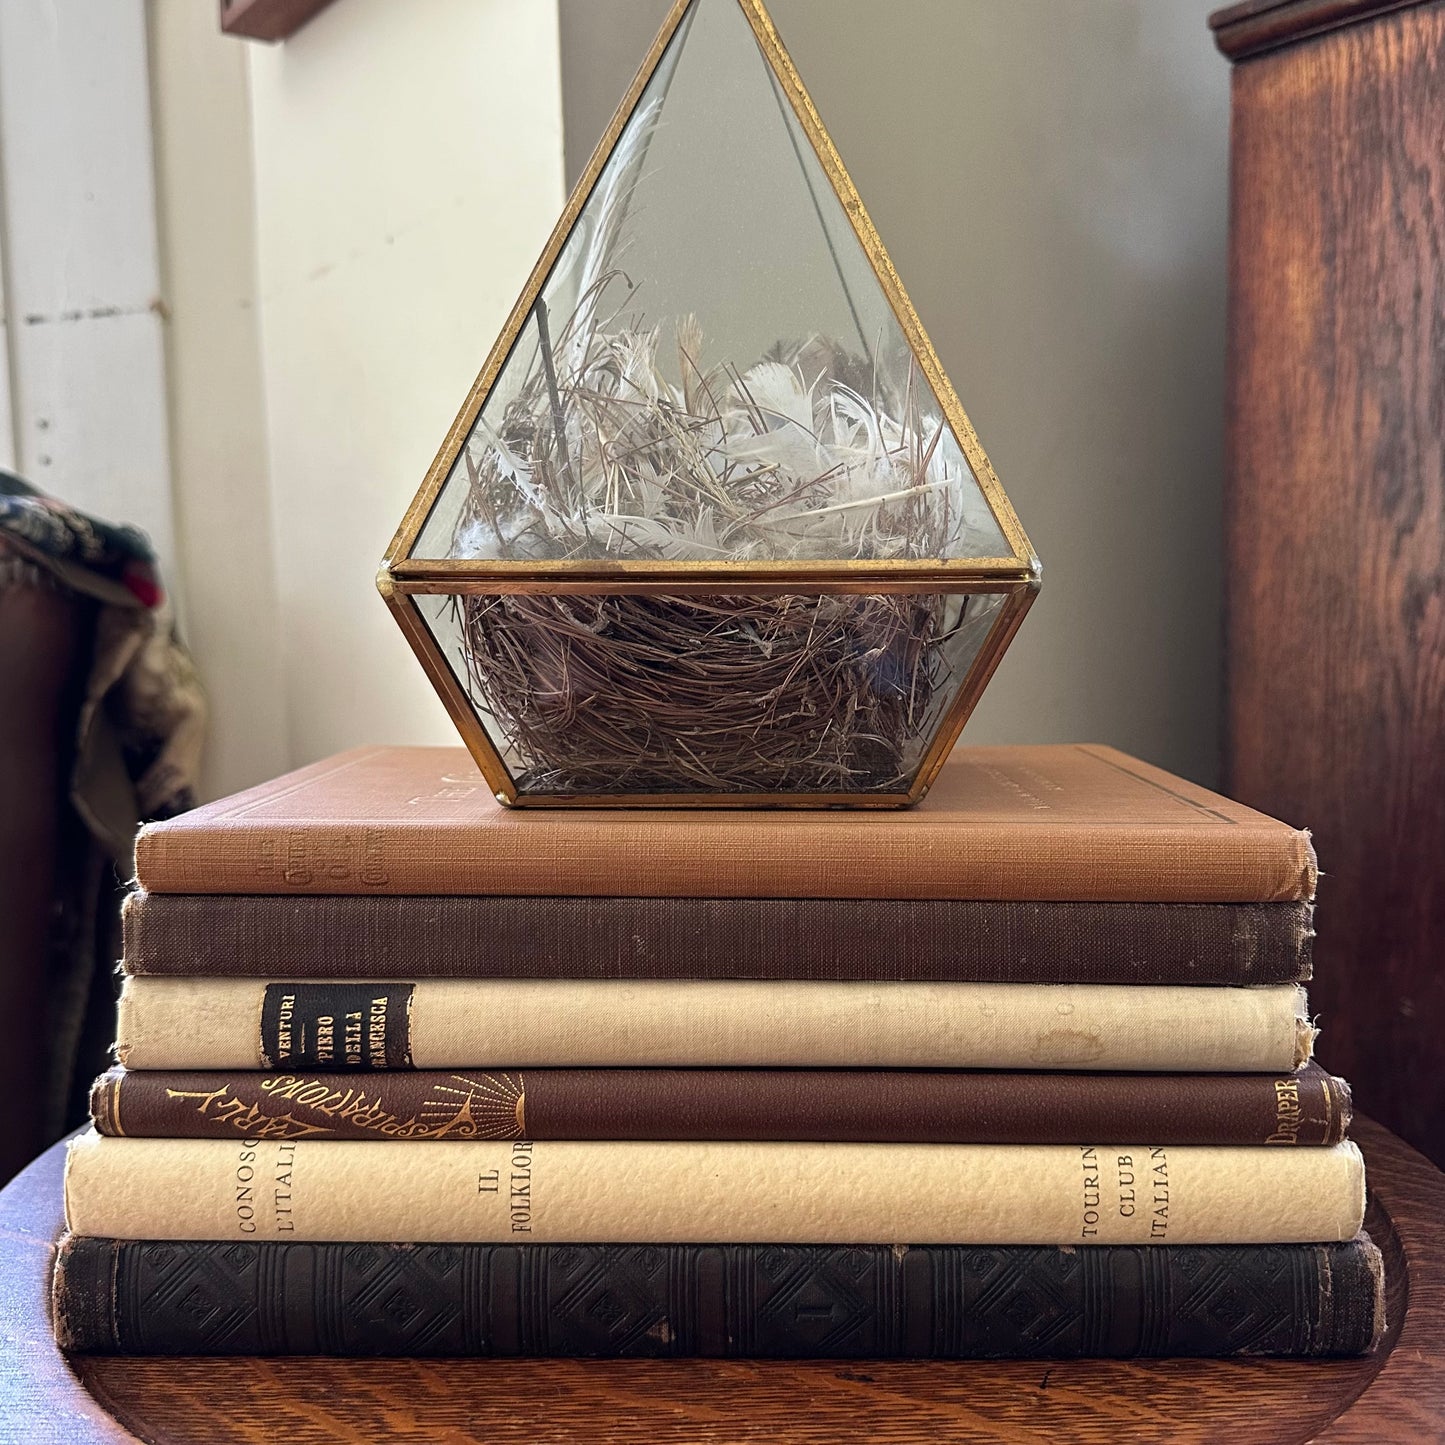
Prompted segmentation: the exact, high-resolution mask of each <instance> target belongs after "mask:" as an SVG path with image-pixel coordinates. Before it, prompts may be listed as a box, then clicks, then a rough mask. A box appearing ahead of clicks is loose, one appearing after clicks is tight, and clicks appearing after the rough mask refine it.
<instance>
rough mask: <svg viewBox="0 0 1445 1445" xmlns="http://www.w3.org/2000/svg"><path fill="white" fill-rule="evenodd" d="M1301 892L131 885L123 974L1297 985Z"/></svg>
mask: <svg viewBox="0 0 1445 1445" xmlns="http://www.w3.org/2000/svg"><path fill="white" fill-rule="evenodd" d="M1313 912H1314V909H1313V905H1311V904H1309V903H1303V902H1300V903H1239V904H1226V903H1194V904H1191V903H1077V902H1075V903H1038V902H1017V901H1014V902H1008V901H995V900H989V901H978V900H975V899H866V900H865V899H852V898H838V899H820V898H684V899H680V898H528V897H521V898H517V897H506V898H496V897H483V896H471V897H443V898H417V897H383V898H376V897H364V896H363V897H350V898H337V897H300V898H286V897H276V896H265V895H251V896H241V895H236V896H233V897H230V898H227V899H226V900H224V902H218V901H217V900H216V899H215V898H208V897H193V896H190V895H185V894H153V893H145V892H135V893H132V894H130V895H129V896H128V897H127V899H126V902H125V914H124V917H125V958H124V967H125V970H126V972H127V973H135V974H168V973H169V974H225V975H228V976H235V975H237V974H249V975H253V976H257V977H261V978H265V977H268V976H270V977H276V976H281V975H285V974H289V973H304V974H305V975H306V976H307V977H311V978H366V977H367V976H368V975H378V976H379V971H381V970H384V969H386V967H387V964H388V962H390V963H391V967H392V968H394V967H395V962H394V961H395V960H398V959H405V960H406V970H407V973H408V974H409V975H410V976H412V977H416V978H432V977H436V978H448V977H451V978H489V977H508V978H537V977H552V978H598V979H601V978H811V979H836V980H844V979H880V980H883V979H886V980H889V981H894V982H929V981H950V980H951V981H958V982H975V983H1156V984H1165V983H1174V984H1268V983H1300V982H1303V981H1305V980H1306V979H1308V978H1309V976H1310V948H1311V941H1312V939H1313V937H1314V930H1313V926H1312V921H1313Z"/></svg>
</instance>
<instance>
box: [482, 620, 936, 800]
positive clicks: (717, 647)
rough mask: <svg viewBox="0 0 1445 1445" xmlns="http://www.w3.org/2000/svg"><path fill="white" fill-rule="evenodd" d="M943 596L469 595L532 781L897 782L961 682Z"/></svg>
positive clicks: (545, 784)
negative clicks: (944, 699)
mask: <svg viewBox="0 0 1445 1445" xmlns="http://www.w3.org/2000/svg"><path fill="white" fill-rule="evenodd" d="M947 603H948V599H946V598H944V597H940V596H936V595H928V596H908V595H897V596H855V595H849V596H836V597H834V596H822V597H808V596H796V595H790V596H782V597H743V596H734V595H728V596H715V597H669V596H637V595H608V596H601V597H578V596H556V595H550V596H549V595H541V596H539V595H521V596H513V595H508V596H501V597H476V596H469V597H461V598H458V599H457V600H456V605H457V607H458V610H459V613H460V621H461V625H462V628H463V633H464V655H465V656H466V658H467V664H468V668H469V672H470V677H469V681H470V683H471V686H472V689H473V691H474V694H475V696H476V697H477V699H478V701H480V702H481V703H482V704H483V705H484V706H485V707H486V709H487V710H488V711H489V712H490V713H491V714H492V716H493V717H494V718H495V719H496V721H497V724H498V726H499V727H500V729H501V731H502V733H503V735H504V737H505V740H506V742H507V743H508V744H509V745H510V749H511V751H512V753H513V755H514V757H515V758H516V759H517V760H518V761H519V763H520V767H521V771H522V776H521V777H520V778H519V783H520V786H521V787H522V790H523V791H531V792H548V793H564V794H598V795H609V794H627V793H670V792H679V793H680V792H694V791H697V792H716V793H733V792H759V793H817V792H827V793H853V792H865V791H867V792H880V791H881V792H887V791H895V790H897V791H902V790H904V789H906V788H907V786H908V784H909V782H910V781H911V775H912V772H913V770H914V768H915V767H916V766H917V763H918V761H919V757H920V755H921V750H922V746H923V745H924V743H926V741H927V738H928V736H929V735H930V733H931V731H932V727H933V723H934V721H935V715H936V712H937V704H938V702H939V701H940V700H941V694H942V693H943V692H944V690H945V688H946V687H947V684H948V682H949V680H950V679H949V676H948V674H949V670H950V669H949V663H948V657H947V649H946V648H945V647H944V646H943V645H942V644H943V643H944V641H945V640H946V637H947V636H948V635H951V633H952V631H953V630H954V629H955V628H957V627H960V626H961V625H962V624H961V623H959V622H957V621H955V622H954V623H953V624H952V626H950V624H949V623H948V622H947V621H946V619H945V611H946V608H947Z"/></svg>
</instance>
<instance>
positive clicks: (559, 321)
mask: <svg viewBox="0 0 1445 1445" xmlns="http://www.w3.org/2000/svg"><path fill="white" fill-rule="evenodd" d="M1039 576H1040V573H1039V564H1038V561H1037V559H1036V558H1035V556H1034V554H1033V551H1032V549H1031V548H1030V546H1029V543H1028V539H1027V538H1026V537H1025V536H1024V533H1023V529H1022V528H1021V526H1020V525H1019V522H1018V519H1017V518H1016V517H1015V515H1014V513H1013V510H1012V508H1011V507H1010V505H1009V503H1008V499H1007V498H1006V497H1005V495H1004V493H1003V489H1002V488H1001V487H1000V485H999V483H998V479H997V478H996V477H995V475H994V473H993V470H992V468H991V467H990V466H989V463H988V458H987V457H986V456H985V455H984V453H983V450H982V448H981V447H980V446H979V443H978V439H977V437H976V436H975V435H974V432H973V429H972V427H971V426H970V425H969V422H968V418H967V417H966V416H965V415H964V412H963V409H962V407H961V406H960V404H959V402H958V398H957V397H956V396H955V395H954V393H953V390H952V388H951V387H950V385H949V383H948V379H947V377H946V376H945V375H944V373H943V370H942V368H941V366H940V365H939V362H938V358H937V356H936V355H935V353H934V351H933V348H932V346H931V345H930V343H929V341H928V338H927V335H926V334H925V332H924V330H923V327H922V325H921V323H920V322H919V320H918V317H917V315H916V314H915V312H914V310H913V307H912V305H911V304H910V302H909V300H908V297H907V294H906V293H905V291H904V289H903V286H902V283H901V282H900V281H899V279H898V277H897V274H896V273H895V271H894V270H893V267H892V264H891V263H890V261H889V259H888V256H887V253H886V252H885V250H884V248H883V244H882V242H881V241H880V240H879V238H878V235H877V233H876V231H875V230H874V228H873V225H872V223H871V221H870V220H869V218H868V215H867V212H866V211H865V210H864V208H863V204H862V202H861V200H860V199H859V197H858V195H857V192H856V191H855V190H854V188H853V185H852V183H851V181H850V180H849V178H848V175H847V172H846V171H845V170H844V168H843V165H842V162H841V161H840V160H839V158H838V155H837V153H836V151H835V150H834V148H833V145H832V142H831V141H830V140H829V138H828V135H827V132H826V131H825V130H824V129H823V125H822V123H821V121H820V120H819V118H818V115H817V112H816V111H815V110H814V108H813V105H812V103H811V101H810V100H809V98H808V95H807V92H806V91H805V89H804V88H803V85H802V82H801V81H800V79H799V78H798V75H797V72H796V71H795V69H794V68H793V65H792V62H791V60H790V59H789V57H788V55H787V52H786V51H785V50H784V48H783V46H782V43H781V41H780V39H779V37H778V35H777V32H776V30H775V29H774V27H773V25H772V23H771V20H770V19H769V17H768V15H767V12H766V10H765V9H764V6H763V4H762V3H761V0H677V3H676V4H675V6H674V8H673V10H672V12H671V14H670V15H669V16H668V19H667V21H666V23H665V24H664V26H663V28H662V30H661V32H660V33H659V35H658V37H657V40H656V41H655V42H654V44H653V46H652V49H651V51H650V52H649V54H648V56H647V58H646V60H645V62H644V64H643V66H642V69H641V71H640V72H639V74H638V76H637V79H636V80H635V81H634V83H633V86H632V88H631V90H630V91H629V93H628V95H627V96H626V98H625V99H624V101H623V103H622V105H621V107H620V109H619V110H618V113H617V115H616V117H614V119H613V122H612V124H611V126H610V127H609V129H608V131H607V133H606V134H605V135H604V137H603V139H602V142H601V144H600V145H599V147H598V149H597V152H596V154H595V155H594V156H593V158H592V161H591V163H590V164H589V166H588V167H587V170H586V171H585V173H584V174H583V176H582V179H581V181H580V182H579V183H578V186H577V189H576V191H575V192H574V193H573V195H572V197H571V199H570V201H569V202H568V205H567V208H566V210H565V211H564V213H563V215H562V218H561V220H560V221H559V222H558V225H557V228H556V230H555V231H554V233H553V235H552V238H551V240H550V241H549V243H548V245H547V248H546V250H545V251H544V253H543V255H542V257H541V259H540V260H539V262H538V263H537V266H536V269H535V270H534V271H533V273H532V276H531V278H530V280H529V281H528V284H527V286H526V289H525V290H524V291H523V293H522V296H521V298H520V300H519V301H518V302H517V305H516V307H515V308H514V309H513V311H512V314H511V316H510V318H509V319H508V322H507V325H506V327H505V329H504V330H503V333H502V335H501V337H500V338H499V339H498V341H497V343H496V346H495V347H494V348H493V350H492V353H491V355H490V356H489V358H488V360H487V363H486V365H485V366H484V368H483V370H482V373H481V375H480V376H479V377H478V379H477V382H476V384H475V386H474V387H473V388H472V391H471V393H470V395H469V396H468V397H467V399H466V402H465V403H464V405H463V407H462V410H461V413H460V414H459V416H458V417H457V420H456V422H455V424H454V425H453V427H452V429H451V431H450V432H449V433H448V435H447V437H446V440H445V441H444V442H443V444H442V447H441V450H440V452H439V454H438V456H437V458H436V461H435V463H434V464H433V466H432V468H431V470H430V471H429V473H428V474H427V477H426V479H425V481H424V482H423V484H422V487H421V490H420V491H419V492H418V494H417V496H416V499H415V500H414V501H413V503H412V505H411V507H410V509H409V510H408V512H407V514H406V516H405V518H404V519H403V521H402V524H401V527H400V528H399V530H398V532H397V534H396V537H395V538H394V539H393V541H392V544H391V547H390V548H389V549H388V551H387V554H386V557H385V560H384V561H383V564H382V569H381V574H380V577H379V585H380V588H381V591H382V593H383V595H384V596H385V598H386V600H387V602H388V604H389V605H390V607H391V608H392V610H393V611H394V613H395V615H396V617H397V619H398V621H399V622H400V624H401V626H402V629H403V631H404V632H405V633H406V636H407V638H408V639H409V640H410V642H411V644H412V646H413V647H414V649H415V650H416V653H417V655H418V657H419V658H420V660H421V662H422V665H423V666H424V668H425V669H426V671H427V674H428V676H429V677H430V678H431V680H432V682H433V683H434V685H435V686H436V688H437V690H438V692H439V693H440V694H441V696H442V698H443V700H444V701H445V703H446V705H447V708H448V710H449V712H450V713H451V716H452V718H453V719H454V721H455V722H456V724H457V726H458V728H459V729H460V731H461V733H462V736H463V738H464V739H465V741H466V743H467V745H468V747H469V748H470V750H471V752H472V754H473V756H474V757H475V758H476V760H477V763H478V765H479V766H480V767H481V769H482V771H483V773H484V774H485V775H486V777H487V780H488V782H489V784H490V785H491V787H492V788H493V790H494V791H495V793H496V794H497V796H498V798H499V799H501V800H502V801H503V802H505V803H508V804H519V805H543V806H545V805H588V806H597V805H603V804H631V805H647V804H653V805H669V806H678V805H706V806H768V805H772V806H795V807H814V806H835V805H850V806H898V805H902V804H907V803H911V802H916V801H917V800H918V799H919V798H920V797H922V796H923V794H924V792H925V791H926V790H927V787H928V785H929V783H930V782H931V781H932V778H933V776H934V775H935V773H936V772H937V769H938V767H939V766H940V765H941V764H942V762H943V759H944V757H945V756H946V755H947V752H948V750H949V748H950V747H951V746H952V744H953V742H954V741H955V739H956V738H957V736H958V733H959V730H960V729H961V728H962V726H963V723H964V720H965V719H966V718H967V716H968V713H969V712H970V710H971V709H972V707H973V705H974V703H975V702H976V701H977V699H978V697H979V695H980V693H981V692H982V690H983V687H984V685H985V684H986V682H987V681H988V678H989V677H990V675H991V674H992V672H993V669H994V667H995V666H996V665H997V663H998V661H999V658H1000V657H1001V656H1002V654H1003V651H1004V648H1005V647H1006V646H1007V644H1008V642H1009V640H1010V639H1011V638H1012V636H1013V633H1014V631H1015V630H1016V628H1017V627H1018V625H1019V623H1020V621H1021V620H1022V618H1023V615H1024V613H1025V612H1026V611H1027V609H1028V606H1029V603H1030V602H1031V601H1032V598H1033V596H1034V594H1035V592H1036V591H1037V588H1038V585H1039Z"/></svg>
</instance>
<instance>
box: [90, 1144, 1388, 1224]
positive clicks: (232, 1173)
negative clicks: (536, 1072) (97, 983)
mask: <svg viewBox="0 0 1445 1445" xmlns="http://www.w3.org/2000/svg"><path fill="white" fill-rule="evenodd" d="M1364 1210H1365V1168H1364V1161H1363V1158H1362V1156H1361V1154H1360V1151H1359V1149H1358V1148H1357V1147H1356V1146H1355V1145H1354V1144H1352V1143H1350V1142H1349V1141H1346V1142H1345V1143H1342V1144H1335V1145H1333V1146H1332V1147H1330V1148H1326V1149H1320V1148H1315V1149H1287V1148H1277V1149H1271V1148H1261V1147H1259V1146H1257V1145H1256V1146H1250V1147H1216V1148H1193V1147H1189V1146H1178V1147H1176V1146H1173V1145H1161V1144H1148V1143H1132V1142H1131V1143H1119V1144H1102V1143H1100V1144H1093V1143H1089V1144H1071V1145H1059V1144H905V1143H898V1142H894V1143H887V1144H874V1143H853V1142H840V1141H837V1140H831V1141H827V1142H807V1143H803V1142H797V1143H791V1142H789V1143H782V1142H771V1141H760V1142H748V1141H738V1140H709V1141H692V1140H686V1141H683V1140H666V1141H652V1140H646V1141H644V1140H598V1141H592V1140H578V1139H565V1140H563V1139H555V1140H554V1139H515V1140H488V1139H471V1140H450V1139H442V1140H438V1141H435V1142H433V1143H430V1144H427V1145H426V1146H425V1147H418V1146H417V1145H416V1144H414V1143H411V1142H410V1141H406V1140H370V1139H366V1140H349V1139H316V1138H310V1139H116V1138H109V1137H106V1136H103V1135H100V1134H96V1133H94V1132H87V1133H85V1134H81V1135H79V1136H78V1137H77V1138H75V1139H72V1140H71V1142H70V1147H69V1152H68V1154H67V1157H66V1167H65V1218H66V1227H67V1228H68V1229H70V1230H71V1231H72V1232H73V1233H75V1234H90V1235H97V1236H109V1237H112V1238H117V1239H162V1238H171V1239H227V1240H243V1241H245V1240H249V1241H254V1242H258V1243H259V1242H261V1241H264V1240H283V1241H284V1240H288V1239H291V1240H313V1241H325V1242H331V1241H337V1240H350V1241H360V1240H372V1241H378V1242H383V1243H384V1242H389V1241H392V1240H411V1241H413V1242H415V1243H419V1244H420V1243H425V1244H448V1243H469V1244H470V1243H491V1244H504V1243H512V1242H517V1241H519V1240H525V1241H527V1242H530V1243H535V1244H575V1243H581V1242H586V1241H589V1240H596V1239H607V1240H611V1241H614V1242H616V1243H634V1244H641V1243H653V1244H662V1243H675V1244H685V1243H690V1242H694V1241H699V1240H708V1241H711V1242H714V1243H730V1244H767V1243H774V1244H848V1243H853V1242H856V1241H858V1240H887V1239H890V1238H891V1239H894V1240H898V1239H904V1240H906V1239H926V1240H930V1241H932V1242H935V1243H939V1244H1052V1245H1063V1244H1078V1245H1089V1246H1092V1245H1098V1244H1311V1243H1323V1242H1326V1241H1329V1242H1338V1241H1341V1240H1346V1239H1350V1238H1352V1237H1353V1236H1354V1234H1355V1233H1356V1232H1357V1231H1358V1230H1359V1228H1360V1226H1361V1224H1362V1222H1363V1219H1364Z"/></svg>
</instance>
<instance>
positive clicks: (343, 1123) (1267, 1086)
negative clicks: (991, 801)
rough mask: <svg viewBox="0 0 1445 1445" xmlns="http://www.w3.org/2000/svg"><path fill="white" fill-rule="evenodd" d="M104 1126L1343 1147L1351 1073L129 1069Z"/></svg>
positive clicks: (225, 1133) (201, 1131)
mask: <svg viewBox="0 0 1445 1445" xmlns="http://www.w3.org/2000/svg"><path fill="white" fill-rule="evenodd" d="M91 1112H92V1116H93V1118H94V1121H95V1125H96V1128H97V1129H99V1130H100V1132H101V1133H103V1134H110V1135H115V1136H124V1135H130V1136H132V1137H135V1138H146V1137H152V1138H210V1139H408V1140H414V1141H417V1142H418V1143H420V1142H423V1141H427V1140H434V1139H524V1138H533V1139H799V1140H827V1139H856V1140H862V1141H875V1142H878V1143H886V1142H888V1141H890V1140H897V1141H899V1142H902V1143H940V1144H1067V1143H1070V1142H1072V1141H1074V1140H1076V1139H1107V1138H1108V1137H1109V1135H1110V1133H1111V1132H1120V1131H1123V1132H1128V1133H1131V1134H1138V1135H1140V1136H1142V1137H1145V1138H1149V1139H1155V1140H1157V1141H1158V1142H1160V1143H1161V1144H1261V1145H1270V1146H1278V1147H1284V1148H1292V1147H1294V1146H1296V1145H1328V1144H1336V1143H1338V1142H1339V1141H1340V1140H1341V1139H1343V1138H1344V1136H1345V1132H1346V1130H1347V1129H1348V1127H1349V1122H1350V1092H1349V1088H1348V1086H1347V1085H1346V1084H1345V1081H1344V1080H1343V1079H1337V1078H1333V1077H1331V1076H1330V1075H1329V1074H1327V1073H1325V1071H1324V1070H1323V1069H1321V1068H1320V1067H1319V1065H1318V1064H1308V1065H1306V1066H1305V1067H1304V1068H1303V1069H1301V1070H1299V1072H1298V1073H1287V1074H1079V1073H1065V1074H1017V1073H990V1072H978V1073H975V1072H962V1071H955V1070H930V1071H922V1070H910V1069H886V1070H875V1069H525V1070H522V1069H517V1070H511V1071H498V1072H491V1073H481V1072H469V1073H443V1072H435V1071H423V1072H411V1073H408V1072H393V1073H378V1074H373V1075H369V1076H368V1077H366V1078H365V1079H360V1080H359V1079H357V1078H356V1077H355V1076H354V1075H351V1074H294V1073H261V1072H256V1071H250V1070H248V1071H235V1072H227V1073H166V1072H149V1071H143V1072H130V1071H127V1070H125V1069H112V1070H110V1071H109V1072H108V1073H106V1074H103V1075H102V1076H101V1077H100V1078H99V1079H97V1080H96V1082H95V1087H94V1088H93V1090H92V1091H91Z"/></svg>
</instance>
